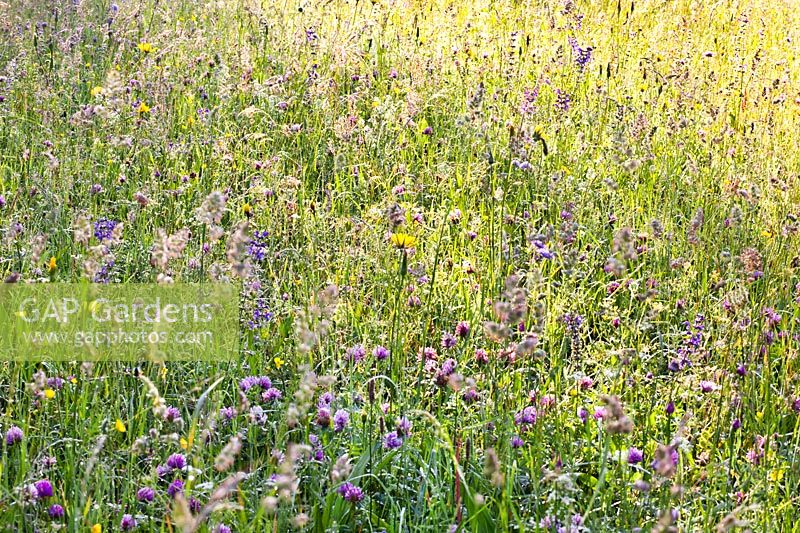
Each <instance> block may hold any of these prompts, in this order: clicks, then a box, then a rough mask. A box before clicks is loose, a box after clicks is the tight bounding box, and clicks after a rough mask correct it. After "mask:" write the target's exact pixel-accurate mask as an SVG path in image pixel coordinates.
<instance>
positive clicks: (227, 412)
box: [219, 407, 236, 420]
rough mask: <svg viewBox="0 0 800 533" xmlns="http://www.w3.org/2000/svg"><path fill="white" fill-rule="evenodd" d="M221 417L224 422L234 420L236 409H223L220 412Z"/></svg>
mask: <svg viewBox="0 0 800 533" xmlns="http://www.w3.org/2000/svg"><path fill="white" fill-rule="evenodd" d="M219 416H220V417H222V418H223V419H224V420H232V419H233V418H234V417H235V416H236V408H235V407H223V408H221V409H220V410H219Z"/></svg>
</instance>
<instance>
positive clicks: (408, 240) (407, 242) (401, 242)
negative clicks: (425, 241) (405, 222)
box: [391, 233, 417, 250]
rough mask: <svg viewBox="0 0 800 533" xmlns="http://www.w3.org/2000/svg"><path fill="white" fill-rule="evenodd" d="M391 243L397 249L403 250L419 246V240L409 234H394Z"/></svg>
mask: <svg viewBox="0 0 800 533" xmlns="http://www.w3.org/2000/svg"><path fill="white" fill-rule="evenodd" d="M391 241H392V244H393V245H394V247H395V248H399V249H401V250H408V249H409V248H413V247H414V246H416V245H417V238H416V237H414V236H413V235H409V234H407V233H393V234H392V237H391Z"/></svg>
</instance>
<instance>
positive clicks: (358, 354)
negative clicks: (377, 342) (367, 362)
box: [347, 344, 367, 363]
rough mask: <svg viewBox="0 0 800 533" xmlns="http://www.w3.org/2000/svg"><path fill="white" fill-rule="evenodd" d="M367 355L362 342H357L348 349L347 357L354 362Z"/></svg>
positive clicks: (361, 359)
mask: <svg viewBox="0 0 800 533" xmlns="http://www.w3.org/2000/svg"><path fill="white" fill-rule="evenodd" d="M366 355H367V351H366V350H365V349H364V347H363V346H361V345H360V344H356V345H355V346H353V347H351V348H348V349H347V357H348V358H349V359H350V360H351V361H353V362H354V363H358V362H360V361H363V360H364V357H365V356H366Z"/></svg>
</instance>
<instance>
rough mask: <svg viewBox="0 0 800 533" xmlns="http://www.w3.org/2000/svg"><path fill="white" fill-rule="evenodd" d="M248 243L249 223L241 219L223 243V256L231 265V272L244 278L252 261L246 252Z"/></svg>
mask: <svg viewBox="0 0 800 533" xmlns="http://www.w3.org/2000/svg"><path fill="white" fill-rule="evenodd" d="M249 243H250V223H249V222H248V221H246V220H243V221H241V222H239V223H238V224H237V225H236V226H235V227H234V228H233V231H232V232H231V234H230V236H229V237H228V242H227V243H226V245H225V257H226V258H227V260H228V264H229V265H230V267H231V272H233V274H234V275H235V276H237V277H239V278H246V277H247V276H248V275H249V274H250V272H251V270H252V263H251V261H250V257H249V256H248V254H247V246H248V244H249Z"/></svg>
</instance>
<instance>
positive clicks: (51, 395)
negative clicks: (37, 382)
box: [44, 389, 56, 400]
mask: <svg viewBox="0 0 800 533" xmlns="http://www.w3.org/2000/svg"><path fill="white" fill-rule="evenodd" d="M44 397H45V398H47V399H48V400H52V399H53V398H55V397H56V391H54V390H53V389H45V390H44Z"/></svg>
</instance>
